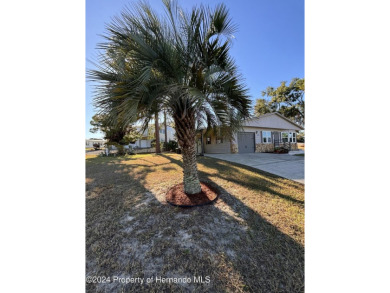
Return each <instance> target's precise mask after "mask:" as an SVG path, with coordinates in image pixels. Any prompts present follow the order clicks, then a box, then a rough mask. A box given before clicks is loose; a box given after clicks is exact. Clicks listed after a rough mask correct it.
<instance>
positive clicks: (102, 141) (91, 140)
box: [85, 138, 107, 148]
mask: <svg viewBox="0 0 390 293" xmlns="http://www.w3.org/2000/svg"><path fill="white" fill-rule="evenodd" d="M106 142H107V140H105V139H102V138H88V139H86V140H85V147H86V148H93V145H94V144H96V143H98V144H99V146H100V147H104V144H105V143H106Z"/></svg>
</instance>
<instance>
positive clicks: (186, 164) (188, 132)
mask: <svg viewBox="0 0 390 293" xmlns="http://www.w3.org/2000/svg"><path fill="white" fill-rule="evenodd" d="M174 120H175V128H176V135H177V138H178V141H179V145H180V148H181V150H182V156H183V183H184V192H185V193H186V194H188V195H191V194H196V193H199V192H201V187H200V181H199V177H198V167H197V162H196V150H195V134H196V133H195V119H194V115H191V114H189V115H186V116H185V117H184V118H181V117H178V116H175V117H174Z"/></svg>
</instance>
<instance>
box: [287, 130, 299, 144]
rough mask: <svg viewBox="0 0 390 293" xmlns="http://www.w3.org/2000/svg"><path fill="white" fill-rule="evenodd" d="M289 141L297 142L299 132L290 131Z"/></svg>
mask: <svg viewBox="0 0 390 293" xmlns="http://www.w3.org/2000/svg"><path fill="white" fill-rule="evenodd" d="M288 141H289V142H293V143H295V142H297V134H296V133H295V132H290V133H289V136H288Z"/></svg>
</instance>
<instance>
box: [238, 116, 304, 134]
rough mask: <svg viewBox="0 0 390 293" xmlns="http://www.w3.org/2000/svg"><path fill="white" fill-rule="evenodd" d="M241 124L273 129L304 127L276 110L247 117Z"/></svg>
mask: <svg viewBox="0 0 390 293" xmlns="http://www.w3.org/2000/svg"><path fill="white" fill-rule="evenodd" d="M243 126H247V127H264V128H275V129H291V130H304V128H303V127H302V126H300V125H298V124H296V123H294V122H293V121H291V120H290V119H288V118H286V117H284V116H283V115H282V114H279V113H277V112H274V113H267V114H264V115H261V116H259V117H254V118H249V119H247V120H246V121H245V122H244V125H243Z"/></svg>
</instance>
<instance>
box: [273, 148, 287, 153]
mask: <svg viewBox="0 0 390 293" xmlns="http://www.w3.org/2000/svg"><path fill="white" fill-rule="evenodd" d="M274 152H275V153H277V154H286V153H288V148H285V147H276V148H275V151H274Z"/></svg>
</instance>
